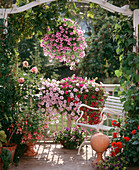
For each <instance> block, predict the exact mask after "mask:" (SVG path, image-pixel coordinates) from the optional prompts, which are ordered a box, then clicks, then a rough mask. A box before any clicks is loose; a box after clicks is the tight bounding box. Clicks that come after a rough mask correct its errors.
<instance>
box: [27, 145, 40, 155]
mask: <svg viewBox="0 0 139 170" xmlns="http://www.w3.org/2000/svg"><path fill="white" fill-rule="evenodd" d="M35 144H36V142H27V143H26V145H27V147H28V148H27V150H26V152H25V153H24V155H27V156H36V155H37V154H38V152H35V151H34V149H33V147H34V145H35Z"/></svg>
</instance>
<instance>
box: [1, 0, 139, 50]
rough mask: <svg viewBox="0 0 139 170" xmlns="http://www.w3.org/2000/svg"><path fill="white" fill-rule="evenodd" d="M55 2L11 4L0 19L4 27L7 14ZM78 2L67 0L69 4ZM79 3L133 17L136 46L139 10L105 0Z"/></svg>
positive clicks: (82, 0) (87, 0) (51, 0)
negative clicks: (90, 4) (3, 20)
mask: <svg viewBox="0 0 139 170" xmlns="http://www.w3.org/2000/svg"><path fill="white" fill-rule="evenodd" d="M53 1H55V0H36V1H33V2H30V3H28V4H26V5H24V6H21V7H17V6H16V4H12V8H1V9H0V18H3V19H5V21H6V22H5V25H7V24H8V23H7V22H8V21H7V16H8V15H9V14H16V13H20V12H23V11H26V10H28V9H30V8H32V7H35V6H38V5H40V4H43V3H50V2H53ZM71 1H72V2H79V1H78V0H69V2H71ZM80 2H81V3H89V2H93V3H95V4H98V5H100V7H101V8H103V9H106V10H107V11H110V12H112V13H114V12H118V13H120V14H123V15H125V16H132V15H133V27H134V35H135V36H136V46H138V28H139V9H135V10H134V11H131V10H130V9H129V5H125V6H123V7H117V6H115V5H112V4H110V3H108V2H107V0H81V1H80ZM136 50H137V48H134V51H136Z"/></svg>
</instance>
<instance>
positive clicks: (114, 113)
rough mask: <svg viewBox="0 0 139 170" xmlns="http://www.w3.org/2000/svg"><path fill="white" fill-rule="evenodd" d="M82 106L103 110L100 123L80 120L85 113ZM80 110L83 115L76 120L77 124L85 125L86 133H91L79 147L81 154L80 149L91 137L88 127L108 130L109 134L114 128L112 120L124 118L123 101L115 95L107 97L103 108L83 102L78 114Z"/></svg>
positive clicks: (98, 130)
mask: <svg viewBox="0 0 139 170" xmlns="http://www.w3.org/2000/svg"><path fill="white" fill-rule="evenodd" d="M81 107H85V108H88V109H91V110H101V113H100V123H98V124H93V125H90V124H87V123H82V122H80V121H81V120H82V117H83V115H84V111H81V110H80V108H81ZM80 112H81V116H80V117H79V119H78V120H77V121H76V125H77V126H81V127H83V128H84V129H85V130H86V134H87V133H88V134H89V137H87V135H86V138H85V140H84V141H83V142H82V144H81V145H80V147H79V149H78V155H80V150H81V148H82V146H83V145H84V144H85V143H86V142H87V140H89V139H91V133H90V132H89V131H88V129H93V130H96V131H97V132H100V131H102V133H103V132H104V131H106V133H107V135H108V132H109V131H110V130H111V129H113V128H114V127H113V126H112V124H111V122H112V120H116V121H118V119H119V118H121V120H123V119H124V111H123V103H121V101H120V98H119V97H114V96H108V97H107V99H106V101H105V104H104V107H103V108H94V107H90V106H88V105H86V104H81V105H79V107H78V110H77V113H78V114H79V113H80Z"/></svg>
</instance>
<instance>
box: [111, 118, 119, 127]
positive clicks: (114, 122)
mask: <svg viewBox="0 0 139 170" xmlns="http://www.w3.org/2000/svg"><path fill="white" fill-rule="evenodd" d="M112 125H113V126H117V127H120V123H118V122H117V121H116V120H112Z"/></svg>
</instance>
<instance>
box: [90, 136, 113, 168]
mask: <svg viewBox="0 0 139 170" xmlns="http://www.w3.org/2000/svg"><path fill="white" fill-rule="evenodd" d="M109 143H110V140H109V137H108V136H106V135H104V134H103V133H96V134H94V135H93V136H92V137H91V147H92V149H93V150H95V151H96V153H97V159H96V160H95V161H94V162H93V165H96V164H100V163H102V162H103V161H104V160H103V158H102V154H103V152H104V151H106V150H107V148H108V146H109Z"/></svg>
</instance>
